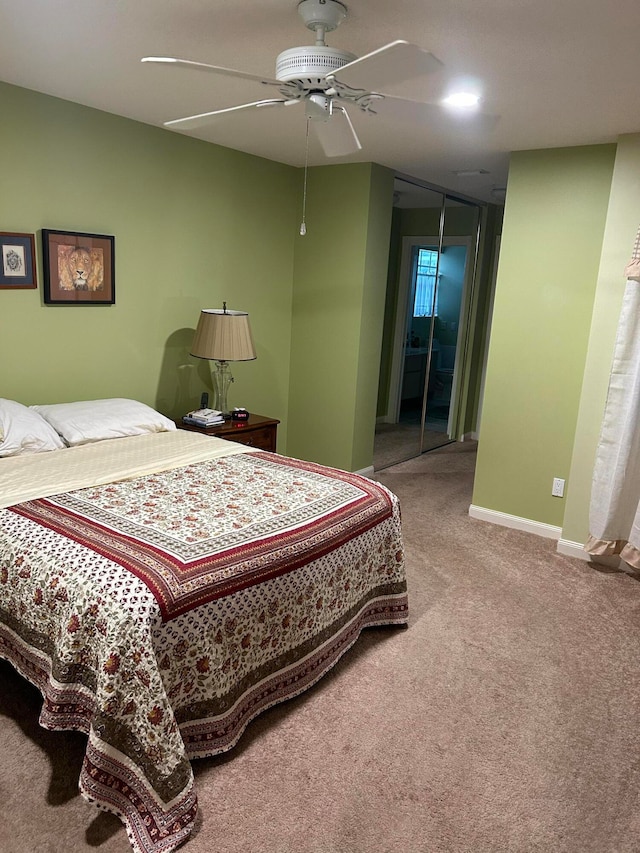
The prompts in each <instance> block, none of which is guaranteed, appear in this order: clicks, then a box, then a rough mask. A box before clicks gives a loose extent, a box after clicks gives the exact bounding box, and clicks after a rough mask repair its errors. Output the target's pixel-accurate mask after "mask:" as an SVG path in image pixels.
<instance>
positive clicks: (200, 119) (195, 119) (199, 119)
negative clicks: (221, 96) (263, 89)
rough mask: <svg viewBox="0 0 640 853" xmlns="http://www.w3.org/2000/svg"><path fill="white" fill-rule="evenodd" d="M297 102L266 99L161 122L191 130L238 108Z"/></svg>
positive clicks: (236, 110)
mask: <svg viewBox="0 0 640 853" xmlns="http://www.w3.org/2000/svg"><path fill="white" fill-rule="evenodd" d="M292 103H294V104H295V103H298V102H297V101H285V100H279V99H271V100H267V101H253V102H252V103H250V104H239V105H238V106H237V107H226V109H223V110H212V111H211V112H209V113H199V114H198V115H195V116H186V117H185V118H174V119H173V120H172V121H165V122H163V124H164V126H165V127H176V128H179V129H180V130H191V129H193V128H196V127H202V126H203V125H205V124H209V123H210V122H211V121H212V120H213V119H214V117H215V116H220V115H224V114H226V113H237V112H239V111H240V110H248V109H252V108H253V107H275V106H278V105H280V104H283V105H287V106H288V105H289V104H292Z"/></svg>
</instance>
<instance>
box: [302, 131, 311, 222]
mask: <svg viewBox="0 0 640 853" xmlns="http://www.w3.org/2000/svg"><path fill="white" fill-rule="evenodd" d="M310 121H311V119H310V118H309V117H308V116H307V137H306V141H305V151H304V181H303V189H302V222H301V223H300V236H301V237H304V235H305V234H306V233H307V223H306V221H305V220H306V216H307V168H308V166H309V122H310Z"/></svg>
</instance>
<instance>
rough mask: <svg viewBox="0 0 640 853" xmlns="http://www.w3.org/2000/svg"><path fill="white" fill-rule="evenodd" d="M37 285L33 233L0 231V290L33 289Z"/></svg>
mask: <svg viewBox="0 0 640 853" xmlns="http://www.w3.org/2000/svg"><path fill="white" fill-rule="evenodd" d="M37 286H38V278H37V272H36V246H35V237H34V235H33V234H18V233H15V232H11V231H1V232H0V290H34V289H35V288H36V287H37Z"/></svg>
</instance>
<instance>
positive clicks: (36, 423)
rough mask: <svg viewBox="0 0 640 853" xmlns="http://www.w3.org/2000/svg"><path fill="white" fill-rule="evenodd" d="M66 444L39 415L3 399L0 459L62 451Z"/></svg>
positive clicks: (14, 402)
mask: <svg viewBox="0 0 640 853" xmlns="http://www.w3.org/2000/svg"><path fill="white" fill-rule="evenodd" d="M63 447H65V444H64V442H63V441H62V439H61V438H60V436H59V435H58V433H57V432H56V431H55V430H54V429H53V427H52V426H51V425H50V424H48V423H47V422H46V421H45V420H44V418H41V417H40V415H39V414H38V413H37V412H34V411H32V410H31V409H30V408H28V407H27V406H23V405H22V403H17V402H16V401H15V400H6V399H4V398H3V397H0V456H18V454H21V453H43V452H44V451H46V450H61V449H62V448H63Z"/></svg>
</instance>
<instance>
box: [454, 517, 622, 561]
mask: <svg viewBox="0 0 640 853" xmlns="http://www.w3.org/2000/svg"><path fill="white" fill-rule="evenodd" d="M469 515H470V516H471V518H478V519H479V520H480V521H488V522H490V523H491V524H499V525H501V526H502V527H512V528H513V529H514V530H524V531H526V532H527V533H535V534H536V536H544V537H545V538H546V539H557V540H558V545H557V547H556V551H557V552H558V554H563V555H564V556H565V557H574V558H575V559H577V560H584V561H585V562H587V563H595V564H596V565H599V566H606V567H607V568H610V569H620V568H622V569H623V570H624V568H625V567H624V564H623V561H622V560H621V559H620V557H618V556H614V557H599V556H595V555H593V554H588V553H587V552H586V551H585V550H584V545H583V544H582V543H581V542H572V541H571V540H570V539H562V538H561V534H562V528H561V527H554V525H552V524H543V523H542V522H541V521H532V520H531V519H530V518H521V517H520V516H518V515H509V514H508V513H506V512H498V511H497V510H494V509H485V508H484V507H482V506H475V505H474V504H471V506H470V507H469Z"/></svg>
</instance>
